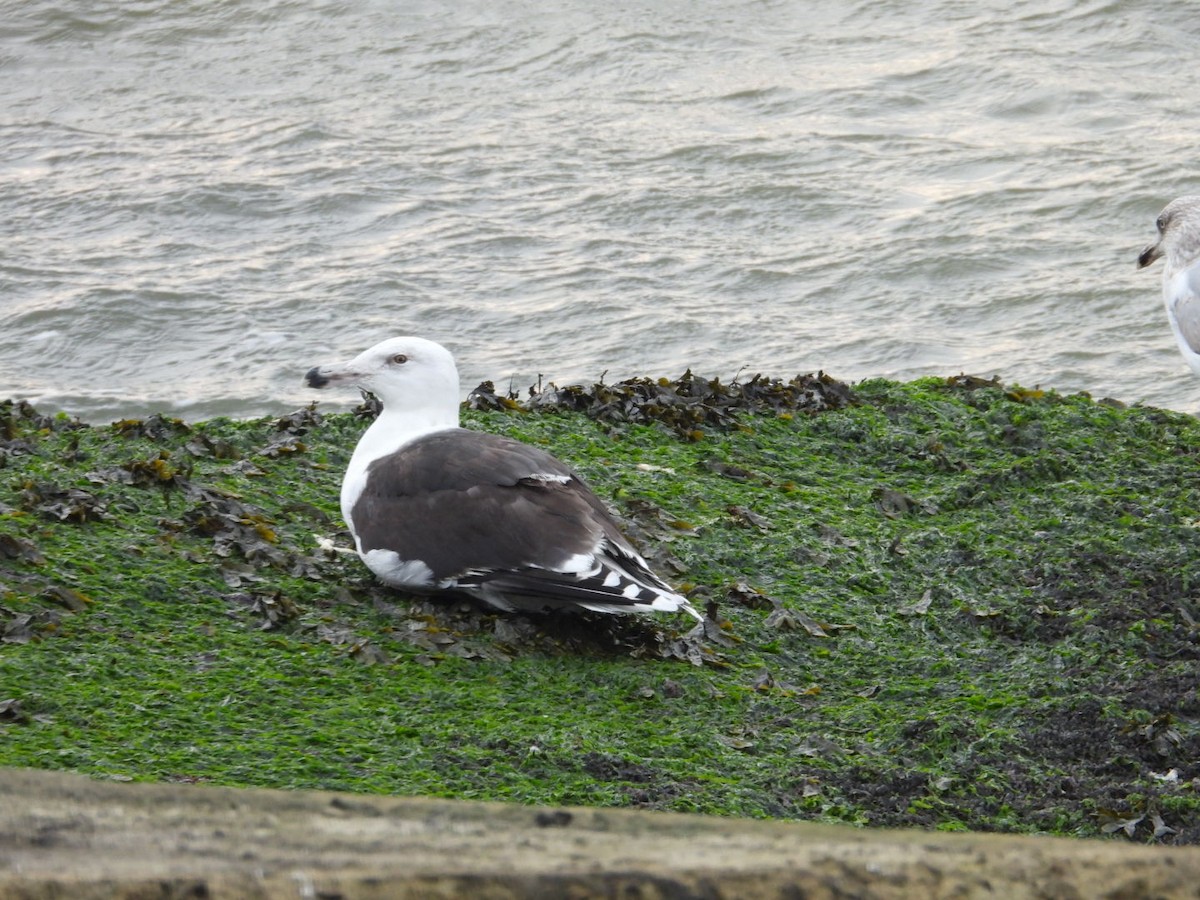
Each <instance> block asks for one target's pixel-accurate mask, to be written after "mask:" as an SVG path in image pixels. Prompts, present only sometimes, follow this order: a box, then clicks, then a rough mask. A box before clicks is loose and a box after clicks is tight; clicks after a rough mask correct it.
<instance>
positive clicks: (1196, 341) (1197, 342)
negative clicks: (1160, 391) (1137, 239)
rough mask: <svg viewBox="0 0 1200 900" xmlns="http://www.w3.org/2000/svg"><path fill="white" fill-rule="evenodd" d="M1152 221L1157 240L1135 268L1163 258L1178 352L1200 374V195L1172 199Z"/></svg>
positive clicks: (1165, 288)
mask: <svg viewBox="0 0 1200 900" xmlns="http://www.w3.org/2000/svg"><path fill="white" fill-rule="evenodd" d="M1154 224H1155V226H1156V227H1157V228H1158V240H1156V241H1155V242H1154V243H1153V244H1150V245H1149V246H1148V247H1146V249H1144V250H1143V251H1142V252H1141V253H1140V254H1139V255H1138V260H1137V264H1138V268H1139V269H1144V268H1145V267H1146V266H1148V265H1150V263H1152V262H1154V261H1155V260H1156V259H1158V258H1159V257H1160V256H1165V257H1166V263H1165V268H1164V269H1163V302H1164V303H1165V304H1166V306H1167V318H1168V319H1170V321H1171V330H1172V331H1174V332H1175V340H1176V341H1178V343H1179V352H1180V353H1182V354H1183V358H1184V359H1186V360H1187V362H1188V365H1189V366H1191V367H1192V371H1193V372H1195V373H1196V374H1197V375H1200V195H1191V196H1187V197H1180V198H1179V199H1177V200H1172V201H1171V202H1170V203H1168V204H1167V206H1166V208H1165V209H1164V210H1163V211H1162V212H1161V213H1159V216H1158V219H1157V221H1156V222H1155V223H1154Z"/></svg>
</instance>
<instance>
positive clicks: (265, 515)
mask: <svg viewBox="0 0 1200 900" xmlns="http://www.w3.org/2000/svg"><path fill="white" fill-rule="evenodd" d="M607 396H609V395H606V397H607ZM837 396H839V397H843V399H847V400H848V399H849V398H848V395H842V394H838V395H837ZM501 399H502V400H512V398H501ZM569 399H570V400H571V402H572V403H574V404H575V405H576V406H575V407H574V411H570V410H563V409H561V408H555V407H553V406H552V405H550V404H543V407H545V408H541V409H538V410H535V411H526V410H525V409H524V408H523V407H522V406H521V405H519V404H517V403H515V402H508V403H505V402H496V403H494V404H492V405H493V406H494V407H495V408H492V409H485V410H473V411H468V412H466V413H465V418H466V422H467V424H468V425H469V426H470V427H474V428H479V429H482V430H488V431H495V432H499V433H504V434H510V435H512V436H514V437H517V438H519V439H521V440H525V441H529V442H531V443H536V444H539V445H541V446H544V447H546V448H547V449H549V450H551V451H552V452H554V453H555V454H556V455H558V456H560V457H561V458H563V459H564V460H566V461H568V462H569V463H570V464H571V465H572V466H574V467H575V468H576V469H577V470H578V471H579V472H580V473H581V474H582V475H583V476H584V477H585V478H587V479H588V480H589V481H590V482H591V483H592V485H593V486H594V487H595V488H596V490H597V491H598V493H600V494H601V496H604V497H606V498H608V499H609V500H610V501H611V503H612V505H613V508H614V509H615V511H616V512H617V513H618V514H619V515H620V516H621V517H622V519H623V521H624V522H625V524H626V526H627V530H628V532H629V533H630V534H631V535H632V536H634V537H635V538H636V539H637V540H638V541H639V542H640V543H641V544H642V546H643V548H644V549H645V550H646V551H647V554H648V556H649V557H650V558H651V560H652V561H653V564H654V565H655V567H656V568H658V569H659V570H660V571H661V572H662V573H663V574H664V575H666V576H667V577H668V579H669V580H673V581H674V582H676V583H677V584H680V585H683V586H684V587H685V589H686V590H688V591H689V592H690V593H691V594H692V596H693V599H694V601H695V603H696V604H697V605H698V606H704V605H705V604H706V603H713V604H715V610H716V617H717V619H718V620H719V621H720V623H721V627H720V628H719V629H718V628H714V627H710V630H709V634H708V635H707V637H706V639H705V640H704V642H703V652H697V651H696V648H695V647H694V646H692V645H690V644H689V639H688V638H687V637H686V635H685V634H683V632H684V631H685V630H686V629H687V628H689V627H690V623H689V622H687V621H685V620H683V619H682V617H680V620H679V621H675V620H673V619H670V618H669V617H668V618H666V619H657V620H654V621H649V622H648V621H646V620H643V619H631V618H614V617H603V616H574V617H563V616H550V617H515V616H503V615H496V614H493V613H491V612H488V611H486V610H480V609H478V608H475V607H473V606H471V605H470V604H465V603H460V602H455V601H449V602H443V603H437V602H431V601H422V600H416V599H413V598H408V597H405V596H403V595H400V594H398V593H395V592H391V591H388V590H385V589H383V588H381V587H380V586H378V585H376V584H374V583H373V582H372V580H371V579H370V577H369V574H368V573H367V572H366V570H365V569H364V568H363V567H362V566H361V565H360V564H359V563H358V561H357V560H356V559H354V558H352V557H346V556H343V555H339V554H330V553H327V552H326V551H324V550H322V549H321V547H320V546H319V544H318V541H317V538H316V537H314V535H320V536H328V537H332V538H334V539H335V542H337V543H340V544H342V545H343V546H344V545H345V544H346V543H347V539H346V536H345V534H344V532H343V531H342V524H341V522H340V518H339V514H338V510H337V494H338V485H339V483H340V477H341V472H342V470H343V468H344V466H345V464H346V462H347V460H348V458H349V454H350V451H351V449H352V448H353V445H354V442H355V440H356V438H357V435H358V434H359V433H360V432H361V430H362V429H363V428H364V427H365V425H366V421H365V419H364V418H363V417H362V416H361V415H353V414H348V413H347V414H334V415H321V414H317V413H316V412H314V411H313V410H300V411H298V412H297V413H296V414H294V415H292V416H289V417H286V418H284V419H262V420H257V421H253V422H231V421H223V420H215V421H210V422H205V423H198V424H194V425H190V426H189V425H185V424H183V423H181V422H176V421H173V420H166V419H162V418H159V417H151V418H150V419H147V420H144V421H139V422H125V423H117V424H116V425H113V426H106V427H91V428H88V427H80V426H78V424H77V423H73V422H72V421H71V420H70V419H67V418H65V417H57V418H47V417H42V416H39V415H37V414H36V413H35V412H33V411H32V410H29V409H28V408H27V407H24V406H22V405H20V404H11V403H10V404H7V405H6V406H3V407H0V439H2V442H0V447H2V449H0V764H4V765H25V766H34V767H39V768H54V769H71V770H76V771H80V772H85V773H88V774H93V775H98V776H109V777H117V778H133V779H147V780H186V781H192V780H197V781H208V782H215V783H221V784H233V785H258V786H272V787H293V788H331V789H345V790H353V791H365V792H382V793H395V794H430V795H437V796H447V797H463V798H471V799H486V800H512V801H518V802H525V803H563V804H568V803H570V804H588V805H611V806H638V807H650V808H659V809H671V810H679V811H694V812H705V813H716V814H722V815H738V816H775V817H784V818H801V819H820V820H828V821H845V822H851V823H856V824H864V825H918V826H923V827H929V828H937V829H947V830H955V829H965V828H970V829H985V830H1000V831H1013V832H1049V833H1056V834H1070V835H1099V834H1105V833H1113V834H1117V835H1128V836H1130V837H1132V838H1134V839H1137V840H1145V841H1162V842H1187V843H1195V842H1196V841H1197V840H1200V825H1197V822H1198V821H1200V817H1198V815H1197V813H1198V811H1200V798H1198V796H1197V789H1198V788H1200V724H1198V723H1200V698H1198V697H1197V675H1196V672H1197V661H1198V657H1200V630H1198V628H1197V621H1200V600H1197V594H1196V586H1197V584H1200V528H1198V527H1197V525H1198V520H1200V514H1198V512H1197V511H1198V510H1200V465H1198V462H1200V460H1198V455H1200V424H1198V423H1197V422H1196V421H1195V420H1194V419H1192V418H1191V417H1188V416H1184V415H1179V414H1175V413H1170V412H1165V411H1162V410H1155V409H1149V408H1136V407H1135V408H1128V409H1126V408H1120V407H1119V406H1116V405H1113V404H1106V403H1097V402H1094V401H1093V400H1092V399H1090V398H1088V397H1086V396H1071V397H1064V396H1059V395H1056V394H1054V393H1045V394H1043V393H1041V392H1034V391H1022V390H1020V389H1015V388H1013V389H1005V388H1003V387H1001V386H1000V385H997V384H994V383H985V382H978V381H975V380H971V379H951V380H949V381H946V380H939V379H927V380H922V381H918V382H914V383H911V384H894V383H890V382H885V381H871V382H865V383H863V384H860V385H858V386H856V388H855V390H854V402H847V403H844V404H836V405H833V406H830V405H826V406H824V407H823V408H822V410H821V411H808V410H805V409H799V408H783V407H779V406H774V407H771V408H768V409H765V410H764V409H761V408H759V409H757V410H741V411H737V410H732V409H729V408H723V409H722V414H721V416H719V417H718V418H717V419H715V420H714V419H712V418H704V417H697V416H695V415H692V414H691V413H689V414H688V415H687V416H684V417H683V418H682V419H680V418H679V416H678V408H677V407H675V408H674V412H673V415H675V416H676V419H677V421H675V422H672V423H671V424H670V427H664V426H663V425H660V424H657V423H656V422H655V421H653V418H652V417H650V418H647V417H644V416H631V415H629V414H628V410H627V409H626V410H625V412H623V413H622V414H621V415H620V416H615V417H614V416H611V415H608V416H605V415H601V416H599V417H596V416H592V415H589V408H588V406H587V404H586V403H584V402H581V400H580V397H579V395H578V394H574V395H571V396H570V398H569ZM608 408H609V409H610V410H611V409H613V408H614V406H613V404H612V402H611V397H610V398H609V401H608ZM680 422H682V426H681V425H680ZM689 660H690V661H689ZM693 663H696V664H693Z"/></svg>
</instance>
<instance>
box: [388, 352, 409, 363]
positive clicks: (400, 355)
mask: <svg viewBox="0 0 1200 900" xmlns="http://www.w3.org/2000/svg"><path fill="white" fill-rule="evenodd" d="M389 361H390V362H392V363H394V364H395V365H397V366H402V365H404V364H405V363H406V362H408V357H407V356H405V355H404V354H403V353H397V354H396V355H395V356H393V357H392V358H391V360H389Z"/></svg>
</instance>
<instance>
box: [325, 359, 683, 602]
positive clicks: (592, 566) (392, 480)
mask: <svg viewBox="0 0 1200 900" xmlns="http://www.w3.org/2000/svg"><path fill="white" fill-rule="evenodd" d="M307 381H308V384H309V386H311V387H316V388H322V387H325V386H327V385H330V384H339V383H340V384H352V385H357V386H358V387H361V388H363V389H364V390H368V391H371V392H372V393H373V394H375V396H376V397H378V398H379V400H380V402H381V403H382V405H383V411H382V412H381V413H380V415H379V417H378V418H377V419H376V420H375V421H374V422H373V423H372V424H371V426H370V427H369V428H368V429H367V431H366V433H364V434H363V436H362V438H361V439H360V440H359V442H358V446H357V447H355V449H354V454H353V456H352V457H351V458H350V464H349V466H348V467H347V469H346V475H345V478H344V480H343V482H342V493H341V505H342V516H343V518H344V519H345V521H346V524H347V525H348V526H349V528H350V532H351V533H352V534H353V535H354V543H355V549H356V550H357V551H358V554H359V556H360V557H361V558H362V560H363V562H364V563H366V565H367V567H368V568H369V569H370V570H371V571H372V572H374V573H375V575H376V576H378V578H379V579H380V580H381V581H383V582H384V583H385V584H389V585H391V586H393V587H397V588H402V589H405V590H410V591H416V592H418V593H438V592H442V591H450V592H457V593H462V594H468V595H471V596H474V597H477V598H479V599H481V600H483V601H485V602H487V603H489V604H491V605H492V606H495V607H497V608H500V609H505V610H513V609H523V610H539V611H540V610H548V609H553V608H556V607H559V608H561V607H579V608H583V609H590V610H595V611H598V612H610V613H626V612H676V611H682V612H686V613H688V614H689V615H691V616H693V617H694V618H696V619H697V620H702V619H703V617H702V616H701V615H700V614H699V613H697V612H696V610H695V609H693V608H692V606H691V604H689V603H688V601H687V599H686V598H684V597H683V596H682V595H681V594H679V593H678V592H676V591H674V590H673V589H672V588H671V587H670V586H669V585H667V584H666V582H664V581H663V580H662V579H661V578H659V577H658V576H657V575H655V574H654V572H652V571H651V570H650V567H649V566H648V565H647V564H646V561H645V560H644V559H643V558H642V557H641V555H640V554H638V552H637V551H636V550H635V549H634V548H633V547H632V545H630V543H629V542H628V540H626V539H625V537H624V536H623V535H622V534H621V533H620V531H619V530H618V528H617V526H616V523H615V522H614V521H613V520H612V517H611V516H610V515H609V514H608V511H607V510H606V509H605V507H604V505H603V503H602V502H601V501H600V500H599V499H598V498H597V497H596V495H595V494H594V493H593V492H592V491H591V489H590V488H589V487H588V486H587V485H586V484H585V483H584V482H583V481H582V480H581V479H580V478H579V477H578V476H577V475H576V474H575V473H574V472H572V471H571V470H570V469H569V468H568V467H567V466H566V465H564V464H563V463H562V462H560V461H559V460H557V459H555V458H554V457H553V456H551V455H550V454H548V453H546V452H545V451H544V450H540V449H538V448H537V447H532V446H530V445H528V444H523V443H521V442H519V441H514V440H511V439H509V438H505V437H500V436H498V435H492V434H486V433H484V432H478V431H470V430H467V429H464V428H460V427H459V422H458V408H459V385H458V370H457V367H456V366H455V364H454V358H453V357H452V356H451V355H450V352H449V351H448V350H446V348H445V347H443V346H441V345H440V344H437V343H434V342H433V341H429V340H425V339H424V338H417V337H397V338H391V339H390V340H386V341H384V342H382V343H380V344H377V345H376V346H374V347H372V348H370V349H369V350H366V351H364V352H363V353H361V354H359V355H358V356H357V357H355V358H354V359H353V360H351V361H350V362H348V363H346V364H344V365H336V366H320V367H317V368H314V369H312V370H311V371H310V372H309V373H308V375H307Z"/></svg>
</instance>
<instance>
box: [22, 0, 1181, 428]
mask: <svg viewBox="0 0 1200 900" xmlns="http://www.w3.org/2000/svg"><path fill="white" fill-rule="evenodd" d="M81 8H82V9H86V10H87V11H86V12H80V9H81ZM1198 42H1200V15H1197V14H1196V10H1195V8H1194V7H1193V5H1192V4H1191V3H1190V2H1187V0H1174V2H1172V0H1157V2H1150V0H1130V2H1111V3H1100V2H1076V0H1069V2H1068V0H1027V2H1004V3H1001V2H991V3H980V4H964V3H960V2H949V0H946V2H928V3H921V4H912V3H907V2H900V0H875V2H870V3H860V4H853V3H846V2H842V0H837V2H834V0H816V2H806V3H800V2H793V3H782V2H758V3H754V2H744V0H739V2H721V0H697V2H688V3H683V2H660V3H655V4H650V5H648V7H647V5H642V4H638V5H633V4H631V5H623V4H620V3H618V4H594V3H583V2H575V0H564V2H561V3H558V4H555V5H554V6H553V8H552V9H547V8H546V5H545V4H533V3H518V2H495V0H489V2H486V3H485V2H476V0H465V2H460V3H457V4H449V3H431V2H412V0H410V2H406V3H403V4H400V3H393V2H378V3H370V2H358V3H349V4H346V3H328V4H323V5H322V4H320V3H313V2H294V3H291V2H275V3H269V2H258V3H244V2H233V0H221V2H213V0H170V2H140V3H139V2H133V3H130V2H120V3H115V2H114V3H110V4H105V3H101V2H96V3H89V4H78V3H73V2H72V3H67V2H64V0H24V2H20V3H12V2H8V3H3V2H0V151H2V152H0V397H2V396H12V397H23V398H28V399H30V400H32V401H34V402H35V403H36V404H37V405H38V406H39V408H41V409H43V410H45V411H51V410H58V409H65V410H67V411H69V412H72V413H76V414H79V415H81V416H82V417H84V418H85V419H89V420H93V421H105V420H108V419H112V418H117V417H121V416H140V415H145V414H148V413H150V412H154V411H167V412H173V413H175V414H180V415H184V416H186V417H188V418H201V417H206V416H211V415H217V414H226V415H236V416H254V415H261V414H267V413H276V412H283V411H287V410H289V409H292V408H294V407H295V406H296V405H298V404H301V403H305V402H307V401H308V400H310V399H312V393H311V392H310V391H308V390H307V389H305V387H304V386H303V383H302V376H303V373H304V371H305V370H306V369H308V368H309V367H311V366H312V365H315V364H318V363H329V362H335V361H339V360H342V359H344V358H347V357H349V356H351V355H353V354H355V353H357V352H358V351H359V350H361V349H363V348H365V347H366V346H368V345H370V344H372V343H374V342H375V341H377V340H379V339H382V338H384V337H388V336H391V335H394V334H401V333H414V334H421V335H424V336H427V337H432V338H434V339H436V340H440V341H442V342H444V343H446V344H447V345H448V346H450V347H451V349H452V350H454V351H455V353H456V355H457V356H458V358H459V361H460V367H461V369H462V372H463V381H464V388H466V387H469V386H472V385H474V384H475V383H477V382H478V381H479V380H481V379H484V378H491V379H495V380H496V381H497V382H499V383H502V384H507V383H508V382H509V380H510V379H511V380H513V382H514V383H515V384H516V385H517V386H518V387H520V388H523V387H525V386H526V385H528V384H530V383H532V382H533V381H535V380H536V378H537V376H538V375H539V374H543V375H545V376H546V377H547V378H549V379H551V380H555V381H558V382H560V383H563V382H568V381H573V380H580V379H589V380H590V379H595V378H598V377H599V376H600V375H601V374H602V373H607V376H606V377H607V378H609V379H610V380H611V379H616V378H622V377H626V376H629V375H641V374H647V375H663V374H666V375H678V374H680V373H681V372H682V371H683V370H684V369H685V368H687V367H691V368H692V369H693V370H694V371H696V372H698V373H702V374H705V375H718V376H721V377H722V378H731V377H733V376H734V375H736V373H738V372H739V371H743V370H745V371H747V372H753V371H762V372H765V373H768V374H771V375H779V376H785V377H786V376H790V375H793V374H796V373H797V372H801V371H803V372H807V371H812V370H816V369H824V370H825V371H827V372H829V373H831V374H833V375H835V376H837V377H840V378H843V379H846V380H859V379H864V378H870V377H874V376H886V377H892V378H902V379H908V378H912V377H916V376H919V375H926V374H936V375H949V374H956V373H958V372H960V371H966V372H970V373H974V374H978V375H984V376H989V377H990V376H991V375H995V374H998V375H1000V376H1001V377H1002V378H1003V379H1004V380H1006V381H1010V382H1019V383H1021V384H1024V385H1027V386H1033V385H1037V384H1040V385H1042V386H1044V387H1054V388H1057V389H1059V390H1063V391H1077V390H1087V391H1090V392H1092V393H1093V394H1095V395H1097V396H1099V395H1111V396H1114V397H1117V398H1119V399H1122V400H1126V401H1129V402H1135V401H1144V402H1147V403H1152V404H1155V405H1161V406H1168V407H1172V408H1176V409H1182V410H1186V411H1195V410H1196V409H1197V408H1200V379H1196V378H1195V377H1194V376H1192V375H1191V374H1190V372H1189V370H1188V369H1187V367H1186V366H1185V364H1184V363H1183V361H1182V359H1181V358H1180V356H1179V355H1178V353H1177V351H1176V350H1175V347H1174V342H1173V339H1172V337H1171V333H1170V330H1169V328H1168V326H1167V324H1166V320H1165V316H1164V313H1163V310H1162V306H1161V301H1160V288H1161V285H1160V281H1159V279H1160V277H1161V274H1160V272H1159V271H1158V270H1157V269H1155V270H1150V271H1142V272H1137V271H1135V269H1134V259H1135V257H1136V255H1137V252H1138V250H1140V249H1141V247H1142V246H1143V245H1144V244H1145V243H1147V242H1148V240H1149V239H1150V238H1151V236H1152V231H1153V220H1154V217H1155V215H1156V214H1157V213H1158V211H1159V209H1160V208H1161V207H1162V206H1163V205H1164V204H1165V203H1166V202H1167V201H1168V200H1170V199H1171V198H1172V197H1174V196H1177V195H1179V194H1183V193H1188V192H1198V191H1200V169H1198V168H1197V164H1196V159H1197V152H1196V147H1197V143H1198V139H1200V114H1198V113H1197V110H1198V109H1200V67H1197V66H1195V65H1193V64H1192V61H1193V60H1194V56H1195V54H1194V48H1195V47H1196V46H1197V44H1198ZM1160 265H1161V264H1160ZM322 399H323V400H328V399H330V398H326V397H324V396H323V397H322ZM344 399H345V401H346V404H349V403H350V402H351V401H352V400H354V399H356V398H354V397H349V396H347V397H345V398H344Z"/></svg>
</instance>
